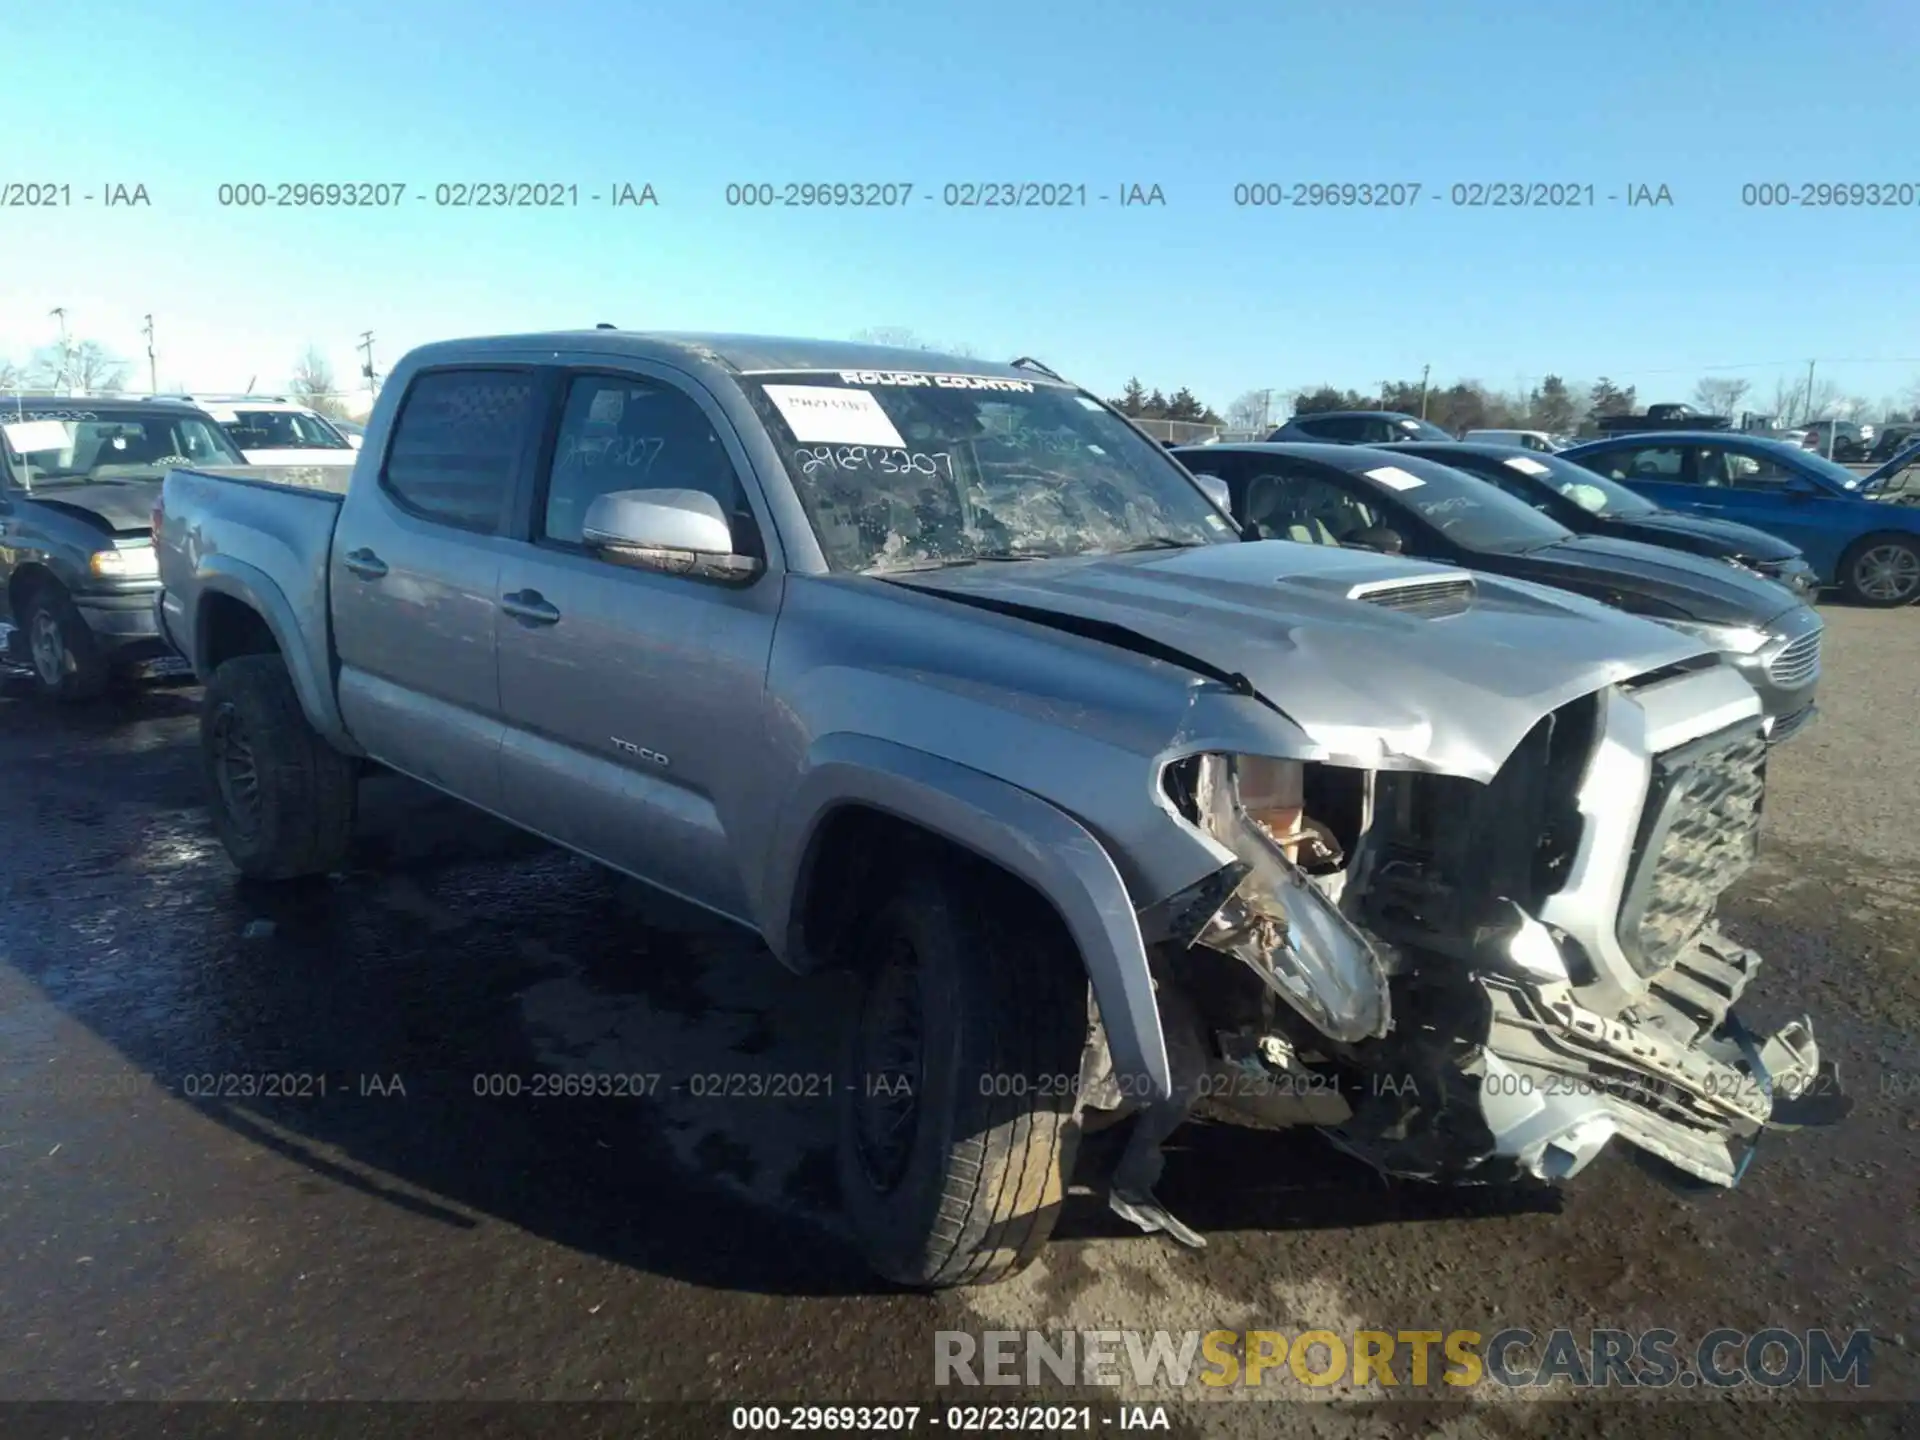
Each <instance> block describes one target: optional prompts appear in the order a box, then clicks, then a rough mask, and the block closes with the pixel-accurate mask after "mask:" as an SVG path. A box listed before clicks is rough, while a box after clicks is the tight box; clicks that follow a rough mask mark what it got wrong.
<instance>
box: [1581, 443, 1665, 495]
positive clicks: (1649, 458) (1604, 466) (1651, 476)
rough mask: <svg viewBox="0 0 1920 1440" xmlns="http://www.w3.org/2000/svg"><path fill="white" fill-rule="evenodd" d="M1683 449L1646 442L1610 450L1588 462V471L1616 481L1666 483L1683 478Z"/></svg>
mask: <svg viewBox="0 0 1920 1440" xmlns="http://www.w3.org/2000/svg"><path fill="white" fill-rule="evenodd" d="M1685 462H1686V452H1685V451H1684V450H1682V449H1681V448H1680V447H1679V446H1678V445H1647V446H1642V447H1640V448H1638V449H1633V450H1609V451H1608V452H1607V453H1606V454H1605V455H1596V456H1595V457H1593V459H1591V460H1589V461H1588V462H1587V466H1588V468H1589V469H1591V470H1596V471H1598V472H1599V473H1600V474H1602V475H1608V476H1611V477H1612V478H1613V479H1615V480H1659V481H1665V482H1666V483H1667V484H1669V485H1678V484H1681V483H1684V482H1685V481H1686V478H1687V477H1686V463H1685Z"/></svg>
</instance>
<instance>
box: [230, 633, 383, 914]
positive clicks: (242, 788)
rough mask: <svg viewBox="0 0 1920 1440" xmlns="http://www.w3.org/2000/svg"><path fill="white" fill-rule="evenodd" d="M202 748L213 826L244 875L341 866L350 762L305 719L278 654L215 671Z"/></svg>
mask: <svg viewBox="0 0 1920 1440" xmlns="http://www.w3.org/2000/svg"><path fill="white" fill-rule="evenodd" d="M200 754H201V759H202V762H203V764H204V765H205V767H206V777H207V793H208V804H209V806H210V808H211V810H212V812H213V828H214V830H215V831H216V832H217V833H218V834H219V836H220V843H221V844H223V845H225V846H226V847H227V854H228V855H229V856H230V857H231V858H232V860H233V863H234V864H235V865H236V866H237V867H238V868H239V870H240V873H241V874H242V875H245V876H246V877H248V878H249V879H252V880H292V879H296V878H298V877H300V876H304V875H324V874H326V873H327V872H328V871H331V870H337V869H339V868H340V865H341V862H342V861H344V860H345V859H346V855H347V847H348V844H349V842H350V841H351V838H352V835H353V818H354V809H355V802H356V800H357V797H358V791H359V782H358V770H357V766H356V765H355V763H354V762H353V760H352V759H350V758H349V757H347V756H345V755H342V754H341V753H340V752H339V751H337V750H335V749H334V748H333V747H332V746H330V745H329V744H327V742H326V741H325V740H323V739H321V738H320V736H319V734H318V733H317V732H316V731H315V730H314V728H313V727H312V726H311V725H309V724H308V723H307V717H306V713H305V712H304V711H303V710H302V709H301V708H300V697H299V696H298V695H297V694H296V693H295V692H294V688H293V678H292V677H291V676H290V675H288V673H287V666H286V662H285V661H284V660H282V659H281V658H280V657H279V656H278V655H241V656H238V657H236V658H234V659H232V660H229V661H227V662H226V663H225V664H223V665H222V666H220V668H219V669H218V670H216V671H214V672H213V678H212V679H211V680H209V681H208V682H207V690H206V695H205V698H204V699H203V700H202V701H201V706H200Z"/></svg>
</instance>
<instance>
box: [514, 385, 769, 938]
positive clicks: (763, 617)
mask: <svg viewBox="0 0 1920 1440" xmlns="http://www.w3.org/2000/svg"><path fill="white" fill-rule="evenodd" d="M552 379H553V384H554V386H555V388H556V395H557V399H558V417H559V418H558V423H557V425H555V426H554V427H553V429H552V432H551V433H550V435H549V436H548V438H547V440H546V443H545V445H544V447H543V458H542V460H541V461H540V463H539V464H538V466H537V467H536V472H535V476H534V480H533V484H532V485H531V487H530V489H529V495H528V499H527V502H526V504H525V507H524V514H523V516H522V518H521V520H520V521H519V524H518V535H517V538H516V540H515V543H514V544H513V545H512V547H511V549H510V552H509V553H508V555H507V557H506V560H505V563H504V564H503V565H502V566H501V569H500V573H499V576H498V583H497V585H496V600H497V601H498V602H499V603H500V604H502V605H503V606H505V607H507V608H506V609H504V610H503V611H502V613H501V615H500V619H499V622H498V623H499V631H498V633H499V647H500V688H501V702H502V706H503V709H504V713H505V716H506V720H507V735H506V741H505V745H504V748H503V751H502V787H503V795H502V800H503V805H504V813H505V814H506V815H507V816H508V817H509V818H511V819H513V820H515V821H517V822H518V823H520V824H522V825H525V826H526V827H528V828H529V829H532V830H534V831H537V832H538V833H540V834H543V835H546V836H548V837H550V838H551V839H554V840H558V841H560V842H561V843H562V844H565V845H569V846H572V847H573V848H575V849H577V850H580V851H583V852H585V853H586V854H589V855H592V856H593V857H595V858H596V859H599V860H602V861H604V862H606V863H608V864H610V865H613V866H616V867H617V868H619V869H622V870H625V871H627V872H628V873H630V874H633V875H637V876H639V877H641V878H642V879H645V880H648V881H651V882H652V883H654V884H656V885H658V886H660V887H662V888H663V889H666V890H669V891H671V892H673V893H675V894H677V895H679V896H681V897H683V898H685V899H688V900H691V901H693V902H695V903H696V904H699V905H703V906H706V907H707V908H708V909H711V910H716V911H718V912H720V913H721V914H724V915H728V916H731V917H733V918H735V919H740V920H747V919H748V918H749V916H750V906H749V903H748V898H747V894H746V889H745V884H744V879H743V876H742V873H741V870H740V867H739V865H738V863H737V862H736V859H735V857H736V856H738V855H741V854H744V853H748V852H749V844H748V841H749V839H750V838H751V837H742V836H738V835H734V836H730V835H729V825H730V824H732V825H734V826H736V827H738V826H740V825H744V824H757V823H763V822H764V820H765V818H766V817H765V815H764V814H763V813H762V811H763V810H764V806H763V805H756V804H755V803H754V797H755V796H756V794H757V793H758V792H757V791H756V788H755V787H756V785H757V783H758V782H757V776H758V773H759V772H758V767H759V765H760V764H761V763H762V761H763V760H764V758H765V736H766V732H765V728H764V715H765V711H764V704H765V692H766V677H767V664H768V659H769V656H770V654H771V651H772V647H773V630H774V622H775V619H776V618H777V616H778V613H779V607H780V594H781V586H782V574H781V567H780V564H779V559H780V557H779V554H778V549H777V546H776V545H773V544H772V542H771V539H770V537H771V536H772V534H773V532H772V529H771V526H770V524H769V522H768V516H767V514H766V512H765V509H764V506H763V505H762V503H761V501H760V497H759V492H758V489H757V487H756V486H755V484H754V483H753V481H752V479H751V470H750V468H749V466H748V462H747V459H746V455H745V452H744V450H743V449H742V447H741V445H740V442H739V439H738V437H737V435H736V434H735V432H734V430H733V428H732V425H731V424H730V422H729V421H728V420H727V419H726V417H725V415H724V414H723V413H722V412H721V410H720V408H719V406H718V405H717V404H716V403H715V402H714V400H713V398H712V396H711V395H709V394H708V393H707V392H706V391H705V390H704V389H702V388H700V387H699V386H698V385H697V384H696V383H695V382H693V381H692V380H690V379H689V378H688V377H687V376H685V375H684V374H682V373H681V372H679V371H677V370H673V369H671V368H669V367H664V366H648V365H645V364H644V363H642V362H626V361H623V362H622V364H621V367H620V369H619V370H618V371H606V370H598V369H591V368H584V367H583V368H580V369H574V370H556V371H555V372H553V377H552ZM645 489H695V490H703V491H705V492H706V493H708V494H710V495H712V496H714V498H716V499H717V500H719V502H720V505H721V508H722V509H723V510H724V511H725V512H726V513H727V514H728V516H729V517H730V518H731V523H732V526H733V534H734V549H735V551H736V553H740V554H752V555H756V556H758V557H759V558H760V559H762V560H767V561H770V562H771V563H770V564H769V567H768V569H767V570H766V571H764V572H763V573H762V574H761V575H760V576H759V578H758V579H757V580H755V581H753V582H752V583H750V584H747V585H743V586H736V585H729V584H723V583H720V582H717V581H712V580H705V579H700V578H696V577H693V576H687V575H671V574H663V573H661V572H659V571H654V570H645V569H637V568H634V567H632V566H629V565H622V564H616V563H614V562H612V561H610V560H606V559H602V558H600V557H599V556H598V555H596V554H594V553H592V552H590V551H589V550H587V548H586V547H585V546H583V545H582V544H581V522H582V521H583V520H584V519H585V518H586V513H587V507H588V506H589V505H590V504H591V503H592V502H593V500H594V499H595V498H596V497H597V496H600V495H603V494H607V493H610V492H614V491H623V490H645ZM770 549H771V553H769V552H770Z"/></svg>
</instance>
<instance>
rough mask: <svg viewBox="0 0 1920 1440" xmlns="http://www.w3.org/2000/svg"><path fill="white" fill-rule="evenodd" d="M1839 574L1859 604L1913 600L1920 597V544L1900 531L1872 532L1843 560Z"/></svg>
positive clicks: (1882, 606)
mask: <svg viewBox="0 0 1920 1440" xmlns="http://www.w3.org/2000/svg"><path fill="white" fill-rule="evenodd" d="M1839 578H1840V587H1841V589H1842V590H1843V591H1845V593H1846V596H1847V598H1848V599H1849V600H1851V601H1853V602H1854V604H1856V605H1868V606H1872V607H1874V608H1876V609H1888V608H1891V607H1892V606H1895V605H1908V604H1911V603H1912V602H1913V601H1914V600H1915V599H1916V598H1920V544H1916V543H1915V542H1914V541H1913V540H1910V539H1907V538H1906V537H1904V536H1900V535H1870V536H1868V537H1867V538H1866V539H1865V540H1862V541H1860V542H1859V543H1858V544H1856V545H1855V546H1854V547H1853V548H1852V549H1851V550H1849V551H1848V552H1847V554H1846V556H1845V558H1843V559H1842V560H1841V562H1840V577H1839Z"/></svg>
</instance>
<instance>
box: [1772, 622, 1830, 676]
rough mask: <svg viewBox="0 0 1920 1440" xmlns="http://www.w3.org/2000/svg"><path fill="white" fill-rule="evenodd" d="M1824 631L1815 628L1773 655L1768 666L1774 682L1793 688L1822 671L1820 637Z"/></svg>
mask: <svg viewBox="0 0 1920 1440" xmlns="http://www.w3.org/2000/svg"><path fill="white" fill-rule="evenodd" d="M1823 633H1824V632H1823V631H1820V630H1815V631H1813V632H1812V633H1811V634H1807V635H1802V636H1801V637H1800V638H1799V639H1798V640H1795V641H1794V642H1793V643H1792V644H1791V645H1789V646H1787V648H1786V649H1784V650H1782V651H1781V652H1780V653H1779V654H1778V655H1776V656H1774V657H1773V660H1772V662H1771V663H1770V664H1769V665H1768V666H1767V675H1768V677H1769V678H1770V679H1772V681H1773V683H1774V684H1776V685H1784V686H1786V687H1787V688H1788V689H1793V688H1794V687H1795V686H1799V685H1804V684H1806V683H1807V682H1808V681H1809V680H1811V679H1813V678H1814V677H1815V676H1816V675H1818V674H1819V673H1820V637H1821V635H1822V634H1823Z"/></svg>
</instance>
